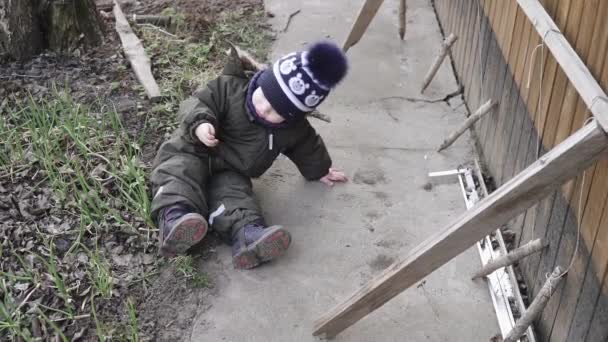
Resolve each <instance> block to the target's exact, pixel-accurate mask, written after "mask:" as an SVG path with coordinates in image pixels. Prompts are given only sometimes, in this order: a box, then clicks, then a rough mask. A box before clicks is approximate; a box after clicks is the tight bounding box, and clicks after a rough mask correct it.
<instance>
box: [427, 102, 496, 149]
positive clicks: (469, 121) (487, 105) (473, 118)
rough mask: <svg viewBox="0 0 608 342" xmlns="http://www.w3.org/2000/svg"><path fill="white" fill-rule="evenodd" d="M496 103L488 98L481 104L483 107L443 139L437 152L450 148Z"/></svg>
mask: <svg viewBox="0 0 608 342" xmlns="http://www.w3.org/2000/svg"><path fill="white" fill-rule="evenodd" d="M495 105H496V102H494V101H492V100H488V102H486V103H484V104H483V105H481V107H479V109H477V111H476V112H475V113H473V114H472V115H471V116H469V117H468V118H467V119H466V120H465V121H464V123H463V124H462V125H461V126H460V127H458V129H457V130H456V131H455V132H453V133H452V134H450V135H449V136H448V137H447V138H446V139H445V140H444V141H443V143H442V144H441V146H439V148H438V149H437V152H441V151H443V150H445V149H446V148H448V147H449V146H450V145H452V144H453V143H454V141H456V139H458V137H460V136H461V135H462V134H463V133H464V132H466V130H467V129H469V128H470V127H471V126H473V125H474V124H475V123H476V122H477V121H478V120H479V119H481V118H482V117H483V116H484V115H486V114H488V113H489V112H490V109H492V107H494V106H495Z"/></svg>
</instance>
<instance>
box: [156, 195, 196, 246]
mask: <svg viewBox="0 0 608 342" xmlns="http://www.w3.org/2000/svg"><path fill="white" fill-rule="evenodd" d="M193 211H194V210H192V209H190V208H188V207H186V206H183V205H179V204H176V205H173V206H169V207H166V208H164V209H162V210H161V212H160V214H159V219H158V228H159V230H160V233H159V239H160V249H159V251H160V254H161V255H162V256H166V257H173V256H175V255H177V254H184V253H185V252H186V251H187V250H188V249H189V248H190V247H192V246H194V245H195V244H197V243H198V242H199V241H201V240H202V239H203V237H205V234H207V230H208V225H207V220H205V218H204V217H203V216H201V215H200V214H198V213H195V212H193Z"/></svg>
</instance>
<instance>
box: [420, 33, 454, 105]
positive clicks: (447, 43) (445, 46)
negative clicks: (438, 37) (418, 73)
mask: <svg viewBox="0 0 608 342" xmlns="http://www.w3.org/2000/svg"><path fill="white" fill-rule="evenodd" d="M457 39H458V36H456V35H455V34H453V33H451V34H450V35H449V36H448V37H447V38H446V39H445V40H444V41H443V42H442V43H441V50H439V54H438V55H437V57H435V60H434V61H433V64H432V65H431V68H430V69H429V71H428V72H427V74H426V76H425V77H424V81H423V82H422V88H421V90H420V93H423V92H424V90H425V89H426V87H428V86H429V84H430V83H431V81H432V80H433V77H435V74H436V73H437V70H439V67H440V66H441V63H443V60H444V59H445V56H447V54H448V52H449V51H450V48H451V47H452V45H454V42H456V40H457Z"/></svg>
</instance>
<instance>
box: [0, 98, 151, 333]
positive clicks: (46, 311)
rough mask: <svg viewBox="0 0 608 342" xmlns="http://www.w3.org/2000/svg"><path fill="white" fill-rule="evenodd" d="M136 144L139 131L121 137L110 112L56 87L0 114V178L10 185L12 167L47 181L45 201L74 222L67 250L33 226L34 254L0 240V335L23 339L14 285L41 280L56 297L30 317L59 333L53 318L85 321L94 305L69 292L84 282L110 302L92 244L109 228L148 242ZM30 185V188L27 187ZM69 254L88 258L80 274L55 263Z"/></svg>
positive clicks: (108, 275)
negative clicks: (0, 282)
mask: <svg viewBox="0 0 608 342" xmlns="http://www.w3.org/2000/svg"><path fill="white" fill-rule="evenodd" d="M95 108H96V109H95ZM142 141H143V137H141V136H131V135H129V133H128V131H127V130H126V129H125V127H124V126H123V124H122V120H121V118H120V117H119V115H118V114H117V113H116V112H115V111H113V110H110V109H109V108H103V107H102V106H99V105H96V106H87V105H83V104H80V103H77V102H75V101H74V100H73V99H72V98H71V97H70V96H69V95H67V94H66V93H65V92H61V91H59V90H56V91H55V94H54V96H53V98H51V99H37V100H35V99H33V98H31V97H30V98H29V100H27V101H25V102H24V103H23V104H22V105H21V106H19V107H17V108H13V109H12V110H9V112H8V115H7V116H3V117H2V118H0V149H2V147H4V149H2V152H0V159H1V161H2V163H0V177H2V178H4V179H8V180H9V184H10V183H12V182H13V180H12V179H13V178H14V177H17V176H16V173H17V172H14V170H21V169H23V170H24V171H25V172H29V174H32V175H33V176H32V177H33V179H32V180H34V178H35V181H36V183H37V184H38V185H45V186H50V188H51V189H52V193H53V195H54V196H55V197H54V198H55V200H56V203H54V204H53V206H54V207H56V208H61V210H62V213H63V214H64V215H67V217H72V218H73V219H74V220H75V221H76V225H75V226H74V228H76V229H75V230H73V231H71V232H70V233H69V234H70V236H73V237H75V238H74V239H72V240H70V241H71V247H70V248H69V249H68V250H67V252H63V253H61V254H60V255H58V254H57V253H56V250H55V247H54V246H55V241H54V238H53V237H52V236H49V235H47V233H46V232H42V231H39V230H38V231H37V232H35V234H34V237H33V239H34V241H35V242H36V243H35V244H34V245H33V246H37V251H36V252H35V251H34V250H23V249H22V250H20V251H19V252H17V250H16V249H15V248H12V247H10V246H11V245H12V244H17V245H18V244H19V243H20V241H11V240H10V239H9V240H5V241H6V242H8V245H7V246H8V247H7V248H5V247H3V248H2V251H1V252H2V254H1V255H2V258H3V259H6V258H10V259H12V260H13V262H12V263H10V262H7V263H5V265H10V267H11V268H13V271H10V268H9V269H5V267H6V266H3V267H2V269H1V270H0V272H1V274H2V277H3V284H4V285H7V286H4V287H3V288H1V289H0V298H3V302H2V304H0V305H1V307H0V338H1V337H2V336H10V337H21V338H23V339H24V340H28V338H26V336H31V333H30V332H29V329H30V327H31V319H32V316H31V314H25V313H24V312H25V311H26V310H27V306H21V307H17V306H15V305H14V300H13V298H14V297H15V295H16V294H17V293H19V292H16V291H17V290H16V288H15V286H16V285H19V284H32V285H34V284H39V283H41V282H42V283H44V284H46V287H47V288H50V289H52V292H53V293H54V295H55V296H56V297H57V298H60V300H57V299H56V298H52V297H47V298H46V300H42V301H40V302H39V303H38V304H37V306H36V308H37V310H38V311H39V313H37V314H36V316H38V317H39V318H40V320H41V322H42V323H44V324H45V325H46V326H47V327H48V328H49V329H51V328H52V330H56V334H57V335H58V336H60V337H61V335H60V334H59V332H61V331H62V329H64V328H65V327H66V326H67V325H64V324H62V323H60V322H69V321H75V320H79V319H83V318H86V317H88V316H89V315H90V314H91V311H88V310H94V309H93V307H92V305H91V306H89V305H84V304H83V305H81V306H80V305H79V304H80V303H77V302H76V299H75V297H74V293H79V292H81V291H83V290H84V289H86V286H89V287H90V289H91V294H92V295H93V296H96V297H99V298H100V299H101V300H109V299H111V297H112V292H113V288H114V286H115V283H114V282H113V279H112V266H111V264H110V262H109V261H108V260H107V259H105V257H103V255H102V253H100V251H99V250H98V249H97V246H98V242H99V241H104V235H106V234H110V236H111V235H112V234H116V233H117V232H123V233H127V234H129V235H131V236H135V237H138V238H140V239H142V240H147V241H149V242H148V243H151V241H152V239H151V238H150V236H149V234H150V230H149V229H147V227H150V226H151V221H150V198H149V195H148V186H147V182H148V181H147V174H148V169H147V168H146V166H145V165H144V164H143V163H142V162H141V161H140V160H141V148H140V146H141V142H142ZM37 188H38V186H37V185H34V186H33V187H32V189H33V190H32V191H36V189H37ZM34 227H35V226H34ZM35 229H36V228H35ZM7 234H8V235H7V236H10V233H8V232H7ZM63 238H64V239H65V237H63ZM70 255H72V258H75V257H76V256H77V255H84V256H86V257H88V262H86V263H85V264H83V265H82V267H84V270H82V269H81V270H82V274H83V275H84V277H82V276H74V272H81V271H80V270H77V269H74V268H73V267H78V266H77V265H76V266H73V265H69V264H66V263H64V262H63V260H64V258H67V257H69V256H70ZM5 279H6V280H5ZM77 291H78V292H77ZM20 292H21V296H22V295H23V291H20ZM39 292H41V291H39ZM85 304H86V303H85ZM93 314H95V313H94V312H93ZM95 319H97V318H95ZM99 327H100V328H101V325H99Z"/></svg>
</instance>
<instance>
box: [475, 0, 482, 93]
mask: <svg viewBox="0 0 608 342" xmlns="http://www.w3.org/2000/svg"><path fill="white" fill-rule="evenodd" d="M476 3H477V18H478V21H479V34H478V35H477V43H478V45H479V48H478V49H477V50H478V51H479V82H480V83H481V102H482V103H483V99H484V96H483V89H484V86H483V63H481V57H482V56H481V50H482V49H483V46H482V44H480V42H483V39H481V33H482V32H481V1H479V2H476Z"/></svg>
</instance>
